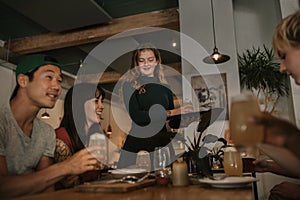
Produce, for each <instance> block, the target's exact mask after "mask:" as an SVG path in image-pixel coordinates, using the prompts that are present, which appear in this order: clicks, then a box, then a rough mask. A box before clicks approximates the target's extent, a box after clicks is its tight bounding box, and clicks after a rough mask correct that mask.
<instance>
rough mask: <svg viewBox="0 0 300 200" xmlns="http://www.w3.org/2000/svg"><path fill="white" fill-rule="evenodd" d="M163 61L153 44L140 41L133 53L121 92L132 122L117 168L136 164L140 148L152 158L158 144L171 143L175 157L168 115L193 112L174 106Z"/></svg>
mask: <svg viewBox="0 0 300 200" xmlns="http://www.w3.org/2000/svg"><path fill="white" fill-rule="evenodd" d="M161 62H162V59H161V56H160V52H159V50H158V49H157V48H156V47H154V46H153V45H152V44H150V43H146V44H141V45H140V46H139V47H138V48H137V49H136V50H135V51H134V52H133V55H132V65H131V70H130V71H129V72H128V73H127V74H126V75H125V77H126V78H125V81H124V84H123V87H122V91H121V96H123V102H124V104H125V107H126V109H127V111H128V113H129V115H130V117H131V119H132V121H133V122H132V126H131V130H130V133H129V134H128V136H127V138H126V140H125V143H124V145H123V149H122V151H121V155H120V159H119V162H118V168H122V167H128V166H130V165H134V164H135V162H136V153H138V152H139V151H140V150H146V151H148V152H149V153H150V157H151V158H153V155H152V153H153V151H154V150H155V147H164V146H168V147H169V150H170V155H171V157H174V149H173V147H172V144H171V143H170V142H171V140H172V138H173V137H174V135H172V134H171V133H170V132H169V133H168V131H167V127H166V125H167V124H166V117H169V116H173V115H179V114H183V113H187V112H191V111H192V105H191V104H189V105H188V104H187V105H184V106H182V107H178V108H174V102H173V93H172V91H171V89H170V86H169V85H168V84H167V81H166V79H165V76H164V73H163V68H162V65H161ZM155 105H160V107H161V109H159V108H158V109H156V108H154V107H155ZM151 112H152V113H151ZM156 128H157V129H156Z"/></svg>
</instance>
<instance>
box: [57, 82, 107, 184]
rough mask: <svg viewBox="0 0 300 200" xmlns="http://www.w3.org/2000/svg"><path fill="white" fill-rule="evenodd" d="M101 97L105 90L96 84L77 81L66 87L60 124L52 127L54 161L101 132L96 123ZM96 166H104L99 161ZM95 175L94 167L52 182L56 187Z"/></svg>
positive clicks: (66, 155) (81, 180)
mask: <svg viewBox="0 0 300 200" xmlns="http://www.w3.org/2000/svg"><path fill="white" fill-rule="evenodd" d="M104 97H105V93H104V91H103V89H102V88H101V87H100V85H99V84H98V85H97V87H96V85H94V84H90V83H81V84H77V85H75V86H74V87H72V88H70V89H69V91H68V92H67V94H66V97H65V102H64V116H63V119H62V121H61V123H60V127H59V128H57V129H56V130H55V132H56V138H57V139H56V150H55V162H61V161H63V160H66V159H68V158H70V157H71V156H72V155H73V154H74V153H76V152H77V151H79V150H81V149H83V148H85V146H86V145H87V142H88V138H89V135H90V134H92V133H95V132H99V133H102V132H103V131H102V130H100V125H99V123H100V122H101V120H102V112H103V109H104V105H103V99H104ZM73 99H76V100H73ZM73 108H74V109H73ZM75 108H76V109H75ZM99 165H100V169H102V168H103V167H104V165H103V164H101V163H99ZM98 176H99V171H96V170H95V171H91V172H87V173H84V174H81V175H79V176H66V177H65V178H64V179H62V180H61V181H60V182H58V183H57V184H56V189H64V188H70V187H73V186H75V185H78V184H80V183H83V182H86V181H93V180H97V179H98Z"/></svg>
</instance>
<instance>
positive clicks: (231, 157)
mask: <svg viewBox="0 0 300 200" xmlns="http://www.w3.org/2000/svg"><path fill="white" fill-rule="evenodd" d="M223 165H224V171H225V174H226V175H227V176H242V175H243V162H242V157H241V154H240V152H239V151H238V150H237V149H236V148H235V147H226V148H225V151H224V161H223Z"/></svg>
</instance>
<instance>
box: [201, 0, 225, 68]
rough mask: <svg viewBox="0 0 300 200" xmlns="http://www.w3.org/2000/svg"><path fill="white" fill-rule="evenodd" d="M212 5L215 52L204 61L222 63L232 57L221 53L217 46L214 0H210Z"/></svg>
mask: <svg viewBox="0 0 300 200" xmlns="http://www.w3.org/2000/svg"><path fill="white" fill-rule="evenodd" d="M210 5H211V15H212V28H213V38H214V49H213V53H212V54H211V55H210V56H207V57H205V58H204V59H203V62H205V63H207V64H220V63H224V62H227V61H228V60H229V59H230V57H229V56H227V55H225V54H221V53H220V52H219V50H218V48H217V45H216V32H215V17H214V7H213V0H211V1H210Z"/></svg>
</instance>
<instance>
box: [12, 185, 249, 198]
mask: <svg viewBox="0 0 300 200" xmlns="http://www.w3.org/2000/svg"><path fill="white" fill-rule="evenodd" d="M17 199H18V200H69V199H70V200H84V199H90V200H93V199H99V200H100V199H102V200H106V199H109V200H114V199H116V200H139V199H141V200H168V199H170V200H177V199H178V200H190V199H201V200H220V199H222V200H241V199H243V200H253V199H254V197H253V193H252V187H251V185H250V186H249V187H246V188H240V189H217V188H212V187H210V186H209V185H206V184H197V185H189V186H186V187H174V186H171V185H169V186H159V185H155V186H150V187H146V188H142V189H138V190H135V191H131V192H126V193H107V192H97V193H84V192H77V191H76V190H75V189H67V190H60V191H56V192H50V193H42V194H37V195H29V196H24V197H21V198H17Z"/></svg>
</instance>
